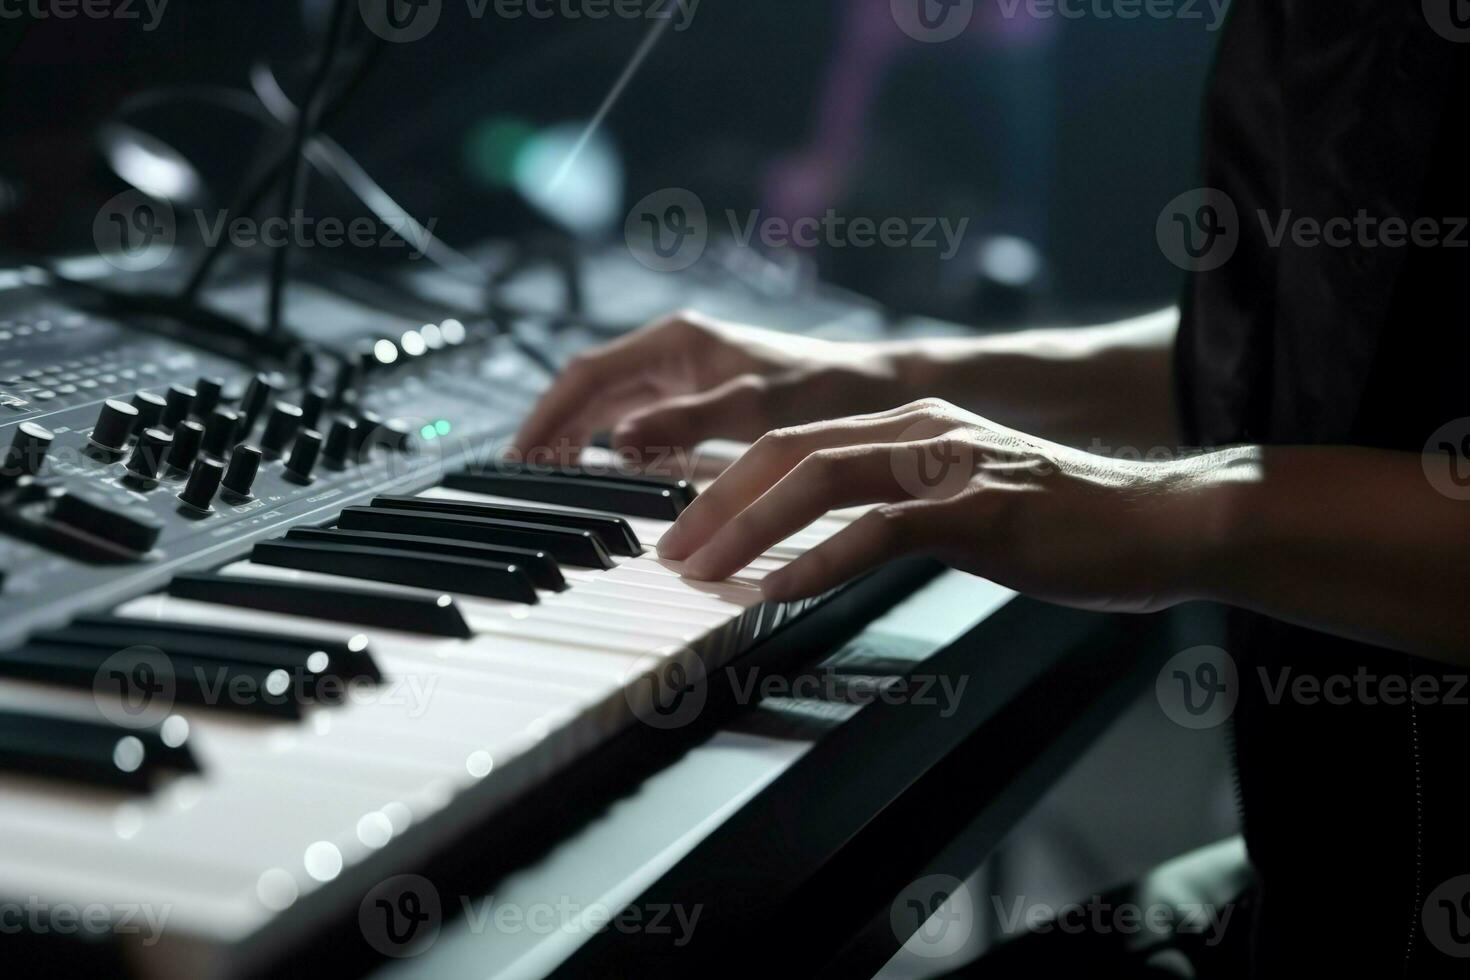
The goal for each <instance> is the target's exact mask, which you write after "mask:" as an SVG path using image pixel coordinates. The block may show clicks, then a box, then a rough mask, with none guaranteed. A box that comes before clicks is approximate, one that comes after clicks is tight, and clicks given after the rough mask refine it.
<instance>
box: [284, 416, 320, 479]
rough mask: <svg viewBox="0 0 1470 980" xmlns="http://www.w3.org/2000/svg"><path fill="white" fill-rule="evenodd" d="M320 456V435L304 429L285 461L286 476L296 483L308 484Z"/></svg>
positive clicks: (314, 431) (313, 430)
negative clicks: (289, 456)
mask: <svg viewBox="0 0 1470 980" xmlns="http://www.w3.org/2000/svg"><path fill="white" fill-rule="evenodd" d="M321 454H322V434H321V433H320V432H318V431H316V430H315V429H305V430H303V431H302V433H301V435H299V436H297V437H296V445H294V446H292V447H291V458H290V459H289V460H287V461H286V476H287V477H289V478H290V479H292V480H294V481H296V482H297V483H310V482H311V471H312V470H314V469H315V468H316V461H317V458H318V457H319V456H321Z"/></svg>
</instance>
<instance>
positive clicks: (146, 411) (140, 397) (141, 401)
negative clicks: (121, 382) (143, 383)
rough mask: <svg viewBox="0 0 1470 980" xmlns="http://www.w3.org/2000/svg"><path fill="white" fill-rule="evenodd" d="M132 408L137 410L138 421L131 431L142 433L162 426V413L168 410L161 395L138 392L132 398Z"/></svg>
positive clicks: (166, 403)
mask: <svg viewBox="0 0 1470 980" xmlns="http://www.w3.org/2000/svg"><path fill="white" fill-rule="evenodd" d="M133 407H134V408H136V409H137V410H138V421H137V423H136V424H134V426H133V431H134V432H142V431H143V430H144V429H153V428H156V427H158V426H160V425H162V424H163V412H164V410H165V409H166V408H168V402H166V401H164V398H163V396H162V395H155V394H154V393H153V392H151V391H140V392H138V393H137V394H136V395H134V396H133Z"/></svg>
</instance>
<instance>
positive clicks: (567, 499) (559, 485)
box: [444, 472, 686, 521]
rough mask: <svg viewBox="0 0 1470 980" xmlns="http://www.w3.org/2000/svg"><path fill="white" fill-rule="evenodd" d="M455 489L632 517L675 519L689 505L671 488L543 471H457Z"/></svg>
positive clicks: (449, 481)
mask: <svg viewBox="0 0 1470 980" xmlns="http://www.w3.org/2000/svg"><path fill="white" fill-rule="evenodd" d="M444 485H445V486H446V487H448V488H450V489H451V490H467V491H469V492H471V493H488V494H493V495H494V496H497V497H514V498H515V499H517V500H534V501H536V502H538V503H543V504H560V505H562V506H564V507H589V508H591V509H592V510H606V511H612V512H613V513H615V514H627V515H629V516H631V517H651V518H653V519H654V520H660V521H672V520H675V519H676V518H677V517H678V516H679V514H680V512H681V511H683V509H684V508H685V506H686V503H685V501H684V499H683V498H682V497H681V496H679V495H676V494H675V492H674V491H673V490H670V489H669V488H668V487H649V486H643V485H641V484H637V483H619V482H615V481H612V480H598V479H594V478H592V477H566V476H544V475H542V474H539V473H532V472H526V473H499V472H484V473H455V474H452V475H451V476H448V477H446V478H445V480H444Z"/></svg>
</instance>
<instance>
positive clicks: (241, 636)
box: [31, 615, 383, 680]
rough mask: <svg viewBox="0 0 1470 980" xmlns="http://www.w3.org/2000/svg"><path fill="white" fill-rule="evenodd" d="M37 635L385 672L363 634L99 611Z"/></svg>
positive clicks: (366, 673) (331, 673)
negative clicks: (321, 636)
mask: <svg viewBox="0 0 1470 980" xmlns="http://www.w3.org/2000/svg"><path fill="white" fill-rule="evenodd" d="M37 640H48V641H49V640H55V641H57V642H62V643H85V644H90V645H98V644H102V645H111V646H112V647H113V648H114V649H122V648H124V647H130V646H149V647H156V648H158V649H160V650H162V651H163V652H164V653H167V654H173V653H179V654H181V655H187V656H197V657H204V658H208V659H214V660H225V661H238V662H243V663H252V664H263V665H267V666H272V667H283V668H285V669H286V670H291V671H296V670H301V671H307V672H310V673H314V674H322V675H323V676H328V677H335V678H337V679H339V680H351V679H354V678H359V677H364V678H368V679H370V680H381V679H382V676H383V675H382V673H381V672H380V671H379V670H378V665H377V664H376V663H375V662H374V661H373V658H372V654H371V653H370V652H369V651H368V647H367V638H366V637H363V636H357V637H353V638H352V639H350V640H348V641H346V642H340V641H329V640H314V639H312V638H311V637H303V636H287V635H285V634H282V633H262V632H258V631H254V630H237V629H232V628H230V627H225V626H196V625H194V624H192V623H169V622H163V621H160V620H154V619H136V618H133V617H128V616H102V615H99V616H79V617H77V618H76V619H74V620H73V621H72V622H71V623H70V624H69V625H67V626H65V627H62V628H61V629H58V630H49V631H47V632H44V633H37V634H35V635H33V636H32V637H31V641H32V642H35V641H37ZM318 661H320V663H319V662H318Z"/></svg>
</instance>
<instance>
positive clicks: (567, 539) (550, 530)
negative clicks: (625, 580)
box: [337, 507, 614, 569]
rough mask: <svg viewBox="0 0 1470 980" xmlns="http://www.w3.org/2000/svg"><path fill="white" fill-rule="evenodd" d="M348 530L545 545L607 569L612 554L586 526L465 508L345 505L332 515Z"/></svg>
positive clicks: (568, 559) (572, 561) (563, 558)
mask: <svg viewBox="0 0 1470 980" xmlns="http://www.w3.org/2000/svg"><path fill="white" fill-rule="evenodd" d="M337 526H338V527H340V528H342V529H343V530H347V531H384V532H387V533H389V534H422V535H425V536H427V537H434V538H456V539H459V540H464V541H475V542H478V543H480V544H489V545H497V546H499V545H504V546H506V547H510V548H531V549H533V550H536V551H544V552H546V553H547V554H548V555H551V556H552V557H553V558H555V559H556V560H557V561H559V562H561V563H562V564H563V565H579V566H581V567H583V568H601V569H608V568H612V567H614V562H613V560H612V556H611V555H609V554H608V553H607V549H606V548H604V547H603V546H602V539H601V538H599V537H598V536H597V535H595V534H593V533H592V532H591V531H578V530H575V529H569V528H562V527H552V526H550V525H549V524H536V523H533V522H530V521H507V520H499V519H497V518H490V517H469V516H466V515H464V514H435V513H430V512H428V511H418V510H392V509H390V508H387V507H348V508H347V509H345V510H343V511H342V514H341V516H340V517H338V518H337Z"/></svg>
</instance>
